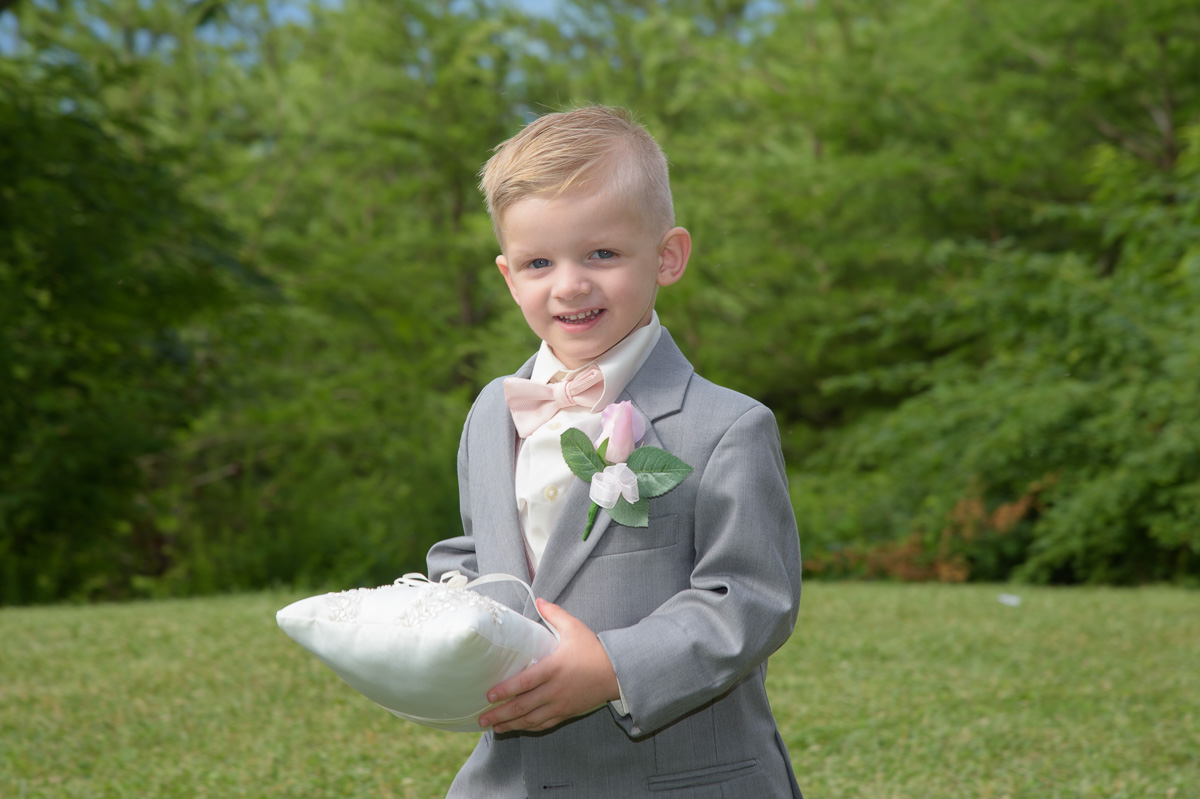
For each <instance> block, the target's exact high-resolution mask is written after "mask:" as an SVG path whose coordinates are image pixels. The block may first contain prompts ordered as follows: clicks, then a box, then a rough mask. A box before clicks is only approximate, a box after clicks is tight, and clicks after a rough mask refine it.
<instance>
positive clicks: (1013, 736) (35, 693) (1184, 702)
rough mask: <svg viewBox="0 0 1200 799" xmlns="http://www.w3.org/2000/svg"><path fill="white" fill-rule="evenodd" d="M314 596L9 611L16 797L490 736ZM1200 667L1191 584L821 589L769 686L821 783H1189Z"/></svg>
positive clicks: (137, 785)
mask: <svg viewBox="0 0 1200 799" xmlns="http://www.w3.org/2000/svg"><path fill="white" fill-rule="evenodd" d="M1002 591H1005V592H1010V593H1017V594H1019V595H1020V596H1021V599H1022V602H1021V604H1020V606H1019V607H1009V606H1006V605H1003V604H1001V603H999V602H998V601H997V595H998V594H999V593H1000V592H1002ZM296 598H298V597H297V596H295V595H284V594H253V595H243V596H234V597H222V598H216V599H201V600H188V601H171V602H154V603H138V604H130V605H107V606H96V607H54V608H33V609H8V610H3V611H0V796H3V797H23V796H28V797H54V798H55V799H58V798H59V797H222V798H223V797H285V796H286V797H439V796H442V795H444V793H445V789H446V786H447V785H448V784H449V781H450V779H451V778H452V777H453V774H454V772H455V771H456V770H457V768H458V766H459V765H460V764H461V762H462V761H463V760H465V758H466V756H467V754H468V752H469V751H470V749H471V747H472V746H473V744H474V739H475V736H473V735H464V734H454V733H441V732H435V731H432V730H427V729H425V728H422V727H418V726H416V725H413V724H409V723H407V722H404V721H401V720H399V719H396V718H394V717H393V716H391V715H390V714H389V713H387V712H386V711H383V710H380V709H379V708H376V707H375V706H374V705H372V704H370V703H369V702H368V701H367V700H365V699H363V698H362V697H360V696H359V695H358V694H356V693H355V692H354V691H352V690H351V689H350V688H348V687H347V686H345V685H344V684H343V683H341V682H340V681H339V680H338V679H337V678H336V677H335V676H334V675H333V674H332V672H330V671H329V670H328V669H326V668H325V667H324V666H322V665H321V664H320V663H319V662H317V660H316V659H315V658H313V657H312V656H310V655H309V654H307V653H306V652H304V651H303V650H302V649H300V648H299V647H297V646H296V645H295V644H293V643H292V642H291V641H290V640H289V639H288V638H287V637H286V636H285V635H284V634H283V633H282V632H280V631H279V629H278V628H277V627H276V626H275V621H274V612H275V610H277V609H278V608H280V607H282V606H283V605H285V604H287V603H288V602H290V601H292V600H293V599H296ZM1198 663H1200V594H1197V593H1194V592H1187V591H1183V590H1178V589H1165V588H1162V589H1160V588H1150V589H1139V590H1115V589H1090V588H1088V589H1030V588H1021V589H1012V588H1001V587H995V586H954V587H949V586H925V585H921V586H899V585H886V584H853V583H835V584H823V583H815V582H811V581H810V582H809V583H808V584H806V587H805V597H804V602H803V606H802V611H801V617H800V624H799V626H798V627H797V632H796V634H795V635H794V636H793V638H792V640H791V641H790V642H789V643H788V644H787V645H786V646H785V647H784V649H783V650H781V651H780V652H779V653H778V654H777V655H776V656H775V657H774V658H773V659H772V665H771V672H770V678H769V679H770V689H771V697H772V702H773V704H774V706H775V710H776V715H777V718H778V719H779V722H780V726H781V728H782V730H783V734H784V738H785V740H786V741H787V743H788V746H789V748H790V750H791V753H792V759H793V762H794V764H795V767H796V772H797V774H798V775H799V778H800V784H801V787H802V788H803V789H804V790H805V793H806V795H807V796H808V797H810V799H822V798H823V797H922V799H924V798H925V797H1005V796H1007V797H1014V798H1015V797H1059V796H1061V797H1068V796H1070V797H1074V796H1080V797H1087V796H1095V797H1142V796H1146V797H1179V798H1180V799H1182V797H1186V796H1193V795H1196V793H1195V792H1196V790H1197V786H1200V755H1198V753H1200V667H1197V664H1198Z"/></svg>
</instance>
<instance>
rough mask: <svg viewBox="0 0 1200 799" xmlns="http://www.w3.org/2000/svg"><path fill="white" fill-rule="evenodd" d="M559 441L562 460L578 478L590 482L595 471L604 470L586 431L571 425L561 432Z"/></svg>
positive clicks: (602, 462)
mask: <svg viewBox="0 0 1200 799" xmlns="http://www.w3.org/2000/svg"><path fill="white" fill-rule="evenodd" d="M559 442H560V443H561V445H562V454H563V460H565V461H566V462H567V466H569V467H571V471H572V472H574V473H575V476H576V477H578V478H579V479H580V480H583V481H584V482H589V483H590V482H591V480H592V477H593V476H595V474H596V472H602V471H604V460H603V459H602V458H601V457H600V456H599V455H598V454H596V448H595V447H593V446H592V440H591V439H590V438H588V437H587V433H585V432H583V431H582V430H579V429H578V428H574V427H572V428H570V429H568V430H567V431H566V432H565V433H563V434H562V436H561V437H560V438H559Z"/></svg>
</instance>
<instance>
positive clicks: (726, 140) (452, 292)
mask: <svg viewBox="0 0 1200 799" xmlns="http://www.w3.org/2000/svg"><path fill="white" fill-rule="evenodd" d="M3 7H4V8H5V9H6V10H4V11H0V14H3V15H4V18H5V20H6V22H7V23H8V25H7V28H6V30H8V31H10V40H9V41H10V42H11V43H12V44H10V45H9V48H10V50H11V51H12V52H11V55H12V57H11V58H8V59H6V61H5V62H4V63H3V64H2V65H0V82H2V85H0V89H3V90H4V94H3V97H0V133H2V134H3V137H2V138H0V385H2V386H3V388H4V391H0V447H3V452H4V453H5V454H4V456H3V459H2V460H0V583H2V585H3V588H2V589H0V602H10V603H11V602H27V601H34V600H38V601H41V600H51V599H60V598H67V597H83V596H95V595H113V594H116V595H123V594H129V593H134V594H137V593H143V594H153V595H162V594H187V593H196V592H208V591H219V590H228V589H235V588H250V587H256V586H263V585H273V584H281V583H282V584H308V585H317V584H321V585H330V586H336V587H346V586H348V585H351V584H370V583H378V582H383V581H387V580H390V579H392V578H393V577H395V576H396V575H397V574H399V573H402V572H404V571H408V570H414V569H420V568H421V564H422V560H423V553H424V551H425V550H426V548H427V547H428V546H429V545H430V544H431V543H432V542H433V541H436V540H438V539H440V538H444V537H446V536H449V535H454V534H456V532H457V530H458V511H457V499H456V491H457V489H456V485H455V475H454V451H455V448H456V445H457V439H458V433H459V430H460V427H461V423H462V419H463V418H464V416H465V414H466V412H467V409H468V407H469V404H470V402H471V400H472V398H473V397H474V395H475V394H476V393H477V391H478V390H479V388H480V387H481V386H482V385H483V384H484V383H485V382H486V381H487V380H489V379H491V378H493V377H495V376H496V375H500V374H505V373H509V372H511V371H512V370H513V369H515V368H516V367H517V366H518V365H519V364H520V363H521V362H522V360H523V359H524V358H525V357H527V355H528V353H529V352H530V351H532V349H533V347H534V346H535V344H536V341H535V340H534V339H533V337H532V335H531V334H530V333H529V332H528V329H527V328H526V326H525V325H524V323H523V320H522V318H521V315H520V312H519V309H517V308H516V307H515V306H514V305H513V303H512V302H511V301H510V298H509V296H508V293H507V291H506V290H505V287H504V284H503V282H502V281H501V280H500V278H499V276H498V275H497V273H496V271H495V267H494V265H493V259H494V256H495V254H496V244H495V241H494V238H493V234H492V231H491V225H490V222H489V220H488V219H487V217H486V214H485V212H484V209H483V206H482V202H481V201H480V198H479V196H478V191H477V189H476V185H475V184H476V179H477V178H476V172H477V170H478V168H479V166H480V165H481V164H482V163H483V161H484V160H485V159H486V158H487V157H488V155H489V153H490V152H491V149H492V147H493V146H494V145H496V144H497V143H498V142H499V141H501V140H503V139H504V138H505V137H507V136H509V135H511V134H512V133H513V132H515V131H516V130H517V129H518V128H519V127H520V125H521V124H522V123H523V122H524V121H526V120H528V119H529V118H531V117H532V116H534V115H536V114H539V113H542V112H544V111H548V110H556V109H559V108H562V107H564V106H568V105H572V104H578V103H585V102H602V103H612V104H620V105H626V106H629V107H631V108H633V109H634V111H635V112H636V113H637V114H639V116H640V117H641V119H642V120H643V121H644V122H645V124H646V125H647V126H648V128H649V129H650V130H651V132H652V133H654V134H655V135H656V136H657V137H658V138H659V140H660V141H661V142H662V143H663V145H664V148H665V149H666V151H667V153H668V155H669V156H670V158H671V165H672V178H673V186H674V191H675V196H676V205H677V214H678V218H679V222H680V223H681V224H683V225H685V226H687V227H688V228H689V229H690V230H691V231H692V233H693V236H694V240H695V244H696V247H695V251H694V254H693V257H692V261H691V265H690V267H689V271H688V274H687V279H686V280H684V281H682V282H681V283H679V284H678V285H675V286H672V287H671V288H670V290H667V291H664V292H663V293H662V295H661V297H660V298H659V304H658V307H659V311H660V314H661V315H662V318H663V320H664V322H665V323H666V324H667V326H668V327H669V328H670V329H671V331H672V333H673V334H674V336H675V337H676V339H677V340H679V341H680V343H681V345H682V346H683V348H684V350H685V351H686V352H687V353H688V355H689V357H690V358H691V359H692V360H693V362H694V363H695V364H696V366H697V368H698V371H699V372H700V373H701V374H704V375H705V376H707V377H709V378H711V379H714V380H717V381H718V382H721V383H723V384H727V385H730V386H732V387H734V388H737V389H739V390H742V391H744V392H746V393H749V394H752V395H754V396H756V397H758V398H759V399H762V400H763V401H765V402H766V403H768V404H769V405H770V406H771V407H772V408H773V409H774V410H775V411H776V413H777V414H778V417H779V420H780V423H781V429H782V430H783V433H784V444H785V449H786V451H787V455H788V460H789V464H790V465H791V469H792V490H793V499H794V502H795V505H796V508H797V512H798V516H799V518H800V523H801V535H802V539H803V542H804V548H805V554H806V560H807V563H808V564H809V565H810V566H811V567H812V568H814V569H819V570H823V571H824V572H825V573H827V574H835V573H845V574H863V575H877V574H880V575H892V576H899V577H905V578H921V579H934V578H937V579H967V578H1006V577H1009V576H1013V575H1015V576H1019V577H1022V578H1025V579H1030V580H1040V581H1117V582H1134V581H1145V580H1164V579H1167V580H1179V581H1183V582H1188V581H1194V580H1195V579H1196V577H1197V575H1200V560H1198V558H1197V554H1198V550H1200V541H1198V540H1197V532H1196V531H1197V529H1200V527H1198V525H1197V521H1198V519H1197V513H1196V511H1195V508H1196V507H1197V502H1196V500H1197V499H1198V497H1197V489H1196V486H1197V485H1200V464H1197V461H1196V456H1195V454H1194V453H1195V452H1197V451H1200V450H1198V449H1197V446H1196V445H1197V443H1198V442H1197V437H1198V436H1200V433H1198V432H1197V431H1198V430H1200V419H1198V418H1197V415H1196V414H1197V411H1196V410H1195V409H1196V408H1197V407H1200V404H1198V403H1197V399H1200V398H1198V397H1197V396H1196V387H1195V386H1196V383H1195V381H1194V380H1193V379H1191V376H1192V375H1194V374H1195V373H1196V367H1197V366H1198V365H1200V364H1198V361H1200V351H1198V350H1197V344H1196V343H1195V342H1197V341H1200V336H1198V334H1200V330H1197V328H1196V325H1197V323H1196V322H1195V321H1194V319H1193V317H1194V316H1195V315H1194V314H1193V313H1191V309H1192V308H1193V307H1194V305H1195V303H1196V300H1197V297H1196V292H1197V280H1198V279H1200V278H1198V277H1197V272H1198V269H1200V266H1197V263H1198V259H1200V256H1198V255H1197V251H1196V245H1195V243H1194V242H1195V241H1197V240H1198V237H1197V227H1198V225H1200V222H1198V218H1200V209H1198V206H1197V203H1198V202H1200V201H1198V200H1197V196H1198V194H1200V192H1198V188H1200V187H1198V180H1200V179H1198V178H1197V172H1198V169H1200V167H1198V166H1197V164H1198V159H1200V156H1198V155H1197V150H1198V147H1197V145H1198V144H1200V141H1198V134H1197V133H1196V130H1197V128H1198V126H1200V85H1198V84H1197V83H1196V81H1195V79H1194V76H1195V75H1197V74H1200V45H1198V44H1197V42H1200V11H1198V10H1197V8H1196V7H1195V4H1194V3H1188V2H1184V0H1150V1H1149V2H1144V3H1138V4H1129V3H1124V2H1117V0H1101V1H1100V2H1094V3H1086V4H1066V5H1064V4H1054V3H1044V2H1043V3H1038V2H1034V1H1033V0H1003V2H994V3H986V4H980V3H956V2H950V0H933V2H883V0H838V1H837V2H819V3H791V4H770V3H757V2H745V0H687V2H679V3H669V4H664V3H656V2H646V1H644V0H621V2H613V3H596V2H591V1H590V0H588V1H585V0H571V1H570V2H563V3H559V4H556V6H555V13H554V16H553V17H552V18H543V17H538V16H532V15H529V14H525V13H522V12H520V11H519V10H517V9H518V7H519V6H518V5H517V4H506V3H505V4H497V3H492V2H486V0H473V1H472V2H463V3H445V2H428V1H426V0H387V1H386V2H385V1H384V0H347V1H346V2H342V3H323V2H321V3H300V2H294V3H278V2H272V1H270V0H223V1H221V2H216V1H212V2H210V1H209V0H205V1H204V2H189V3H165V2H157V3H147V2H136V3H135V2H111V0H69V1H67V2H57V3H33V2H25V3H20V2H18V3H16V4H6V5H5V6H3ZM14 11H15V12H16V13H15V14H14ZM226 231H228V232H226ZM10 387H15V388H11V389H10Z"/></svg>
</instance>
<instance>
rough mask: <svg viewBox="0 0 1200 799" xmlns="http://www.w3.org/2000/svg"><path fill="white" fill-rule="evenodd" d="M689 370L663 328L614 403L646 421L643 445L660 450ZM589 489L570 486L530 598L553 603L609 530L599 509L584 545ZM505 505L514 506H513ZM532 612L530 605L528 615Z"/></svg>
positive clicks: (606, 517) (575, 483)
mask: <svg viewBox="0 0 1200 799" xmlns="http://www.w3.org/2000/svg"><path fill="white" fill-rule="evenodd" d="M692 372H693V369H692V365H691V364H690V363H688V361H687V359H686V358H684V357H683V353H682V352H680V351H679V347H677V346H676V345H675V342H674V340H673V339H672V338H671V335H670V334H669V333H668V332H667V331H666V329H665V328H664V329H663V331H662V334H661V336H660V338H659V340H658V344H656V345H655V347H654V350H653V351H652V352H651V353H650V357H649V358H647V359H646V362H645V363H644V364H642V368H641V369H639V370H638V372H637V374H635V375H634V376H633V379H632V380H630V381H629V385H627V386H626V387H625V390H624V391H622V392H621V396H620V397H618V401H622V400H630V401H632V402H633V405H634V407H635V408H637V409H638V410H639V411H640V412H641V413H642V415H643V416H645V417H646V421H647V422H648V424H647V427H646V437H645V438H644V439H643V441H642V444H643V445H649V446H654V447H661V446H662V442H661V441H660V440H659V437H658V435H657V433H656V432H655V430H654V423H655V422H657V421H659V420H660V419H663V418H665V417H667V416H670V415H672V414H674V413H678V412H679V410H680V409H681V408H682V407H683V398H684V394H685V393H686V392H687V384H688V380H690V379H691V376H692ZM590 489H591V486H590V484H588V483H585V482H583V481H582V480H580V479H579V478H575V479H573V480H572V481H571V487H570V489H568V491H567V496H566V499H565V503H566V504H565V505H564V507H563V511H562V513H561V514H560V515H559V517H558V522H557V523H556V524H555V526H554V532H553V533H552V534H551V535H550V540H549V542H548V543H547V544H546V551H545V552H544V553H543V554H542V566H543V568H539V569H538V571H537V574H536V575H535V576H534V580H533V593H534V595H535V596H539V597H541V598H542V599H546V600H549V601H550V602H554V601H556V600H557V598H558V596H559V594H561V593H562V591H563V589H564V588H566V587H567V585H568V584H569V583H570V582H571V579H572V578H573V577H574V576H575V573H576V572H578V571H579V569H580V568H582V567H583V564H584V563H585V562H586V560H587V557H588V555H589V554H590V553H591V551H592V550H593V549H595V547H596V543H597V542H598V541H599V540H600V538H601V537H602V536H604V535H605V533H606V532H607V531H608V529H609V525H610V523H611V522H612V519H611V517H609V515H608V513H607V512H605V511H604V510H603V509H602V510H601V511H600V513H599V514H598V515H597V517H596V525H595V527H593V528H592V532H591V534H590V535H589V536H588V540H587V541H584V540H583V529H584V527H585V526H586V525H587V513H588V507H589V506H590V505H591V500H590V499H589V498H588V493H589V491H590ZM509 504H512V503H511V501H510V503H509ZM531 608H532V602H530V603H528V605H527V607H526V610H530V609H531Z"/></svg>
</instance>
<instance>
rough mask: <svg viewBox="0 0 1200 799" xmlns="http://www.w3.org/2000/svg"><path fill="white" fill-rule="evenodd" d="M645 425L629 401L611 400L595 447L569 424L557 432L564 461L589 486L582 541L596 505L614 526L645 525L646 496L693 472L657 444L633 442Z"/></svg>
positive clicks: (647, 522)
mask: <svg viewBox="0 0 1200 799" xmlns="http://www.w3.org/2000/svg"><path fill="white" fill-rule="evenodd" d="M645 435H646V423H645V422H644V421H643V420H642V418H641V416H639V415H638V413H637V412H636V411H634V409H633V404H632V403H630V402H629V401H625V402H614V403H612V404H611V405H609V406H608V407H607V408H605V409H604V411H603V413H602V414H601V416H600V437H599V439H598V440H597V445H596V446H593V445H592V440H591V439H590V438H588V436H587V433H585V432H583V431H582V430H579V429H576V428H574V427H572V428H570V429H569V430H567V431H566V432H565V433H563V434H562V437H561V438H560V442H561V444H562V454H563V459H564V460H566V462H567V466H569V467H571V471H572V472H574V473H575V476H576V477H578V478H579V479H580V480H583V481H584V482H589V483H591V484H592V488H591V491H590V494H589V495H590V496H591V499H592V506H591V507H590V508H589V509H588V518H587V527H585V528H584V530H583V540H584V541H586V540H587V537H588V535H589V534H590V533H591V532H592V526H593V525H595V523H596V514H598V513H599V512H600V509H601V508H604V509H605V510H607V511H608V515H609V516H611V517H612V519H613V521H614V522H616V523H617V524H623V525H625V526H626V527H649V526H650V500H651V499H653V498H654V497H661V496H662V495H663V494H665V493H667V492H668V491H670V490H671V489H672V488H674V487H675V486H677V485H679V484H680V483H682V482H683V479H684V478H685V477H687V476H688V475H689V474H691V473H692V467H691V466H688V465H687V464H686V463H684V462H683V461H681V460H680V459H679V458H676V457H675V456H674V455H672V454H671V453H669V452H667V451H666V450H663V449H659V448H658V447H648V446H647V447H639V446H637V445H638V444H639V443H640V442H641V440H642V439H643V438H644V437H645Z"/></svg>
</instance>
